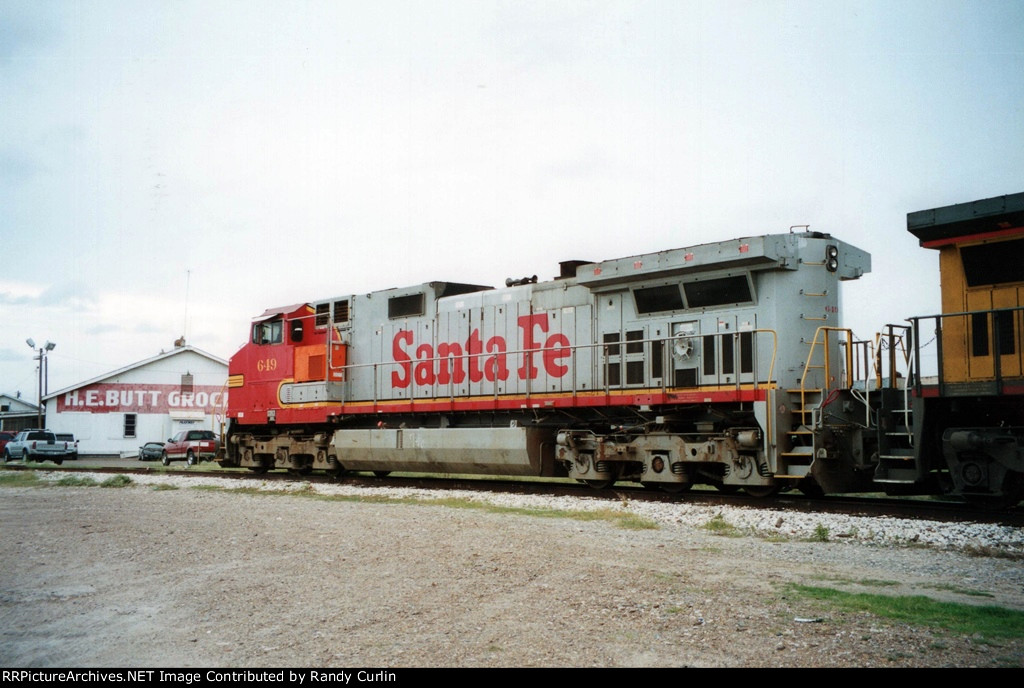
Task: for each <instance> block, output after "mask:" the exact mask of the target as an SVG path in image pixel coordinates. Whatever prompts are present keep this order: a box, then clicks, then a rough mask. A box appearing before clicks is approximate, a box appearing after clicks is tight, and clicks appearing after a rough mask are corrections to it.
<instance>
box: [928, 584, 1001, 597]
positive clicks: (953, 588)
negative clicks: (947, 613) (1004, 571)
mask: <svg viewBox="0 0 1024 688" xmlns="http://www.w3.org/2000/svg"><path fill="white" fill-rule="evenodd" d="M925 587H928V588H931V589H932V590H942V591H943V592H955V593H956V594H957V595H967V596H968V597H995V595H993V594H992V593H990V592H986V591H984V590H972V589H970V588H961V587H960V586H958V585H951V584H949V583H943V584H935V585H928V586H925Z"/></svg>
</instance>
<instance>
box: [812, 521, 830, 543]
mask: <svg viewBox="0 0 1024 688" xmlns="http://www.w3.org/2000/svg"><path fill="white" fill-rule="evenodd" d="M810 539H811V542H828V540H829V532H828V528H827V527H826V526H824V525H822V524H821V523H819V524H818V525H816V526H814V532H813V533H811V538H810Z"/></svg>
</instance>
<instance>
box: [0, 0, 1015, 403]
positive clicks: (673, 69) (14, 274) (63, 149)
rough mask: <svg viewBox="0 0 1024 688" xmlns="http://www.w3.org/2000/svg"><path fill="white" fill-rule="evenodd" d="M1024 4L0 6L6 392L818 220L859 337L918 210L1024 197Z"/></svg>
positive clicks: (925, 297)
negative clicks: (275, 319) (328, 310)
mask: <svg viewBox="0 0 1024 688" xmlns="http://www.w3.org/2000/svg"><path fill="white" fill-rule="evenodd" d="M1022 107H1024V2H1021V1H1019V0H1017V1H1012V2H1002V1H992V0H973V1H971V2H941V1H937V0H923V1H910V0H907V1H903V2H900V1H898V0H896V1H893V0H883V1H880V2H867V1H865V2H854V1H849V2H843V1H839V0H835V1H829V0H813V1H810V2H799V1H791V0H778V1H771V0H761V1H757V2H745V1H743V0H704V1H699V0H693V1H688V0H651V1H648V2H617V1H608V2H558V1H557V0H541V1H539V2H523V1H521V0H517V1H507V2H506V1H501V2H498V1H492V0H471V1H466V2H444V1H442V0H431V1H424V2H386V1H385V2H375V3H367V2H355V1H352V2H344V1H342V0H323V1H320V0H306V1H302V0H265V1H262V2H259V1H256V0H239V1H237V2H234V1H228V0H201V1H194V2H193V1H190V0H174V1H171V0H151V1H147V2H137V1H134V0H119V1H104V0H81V1H73V0H50V1H40V0H24V1H23V0H0V246H2V265H3V269H2V271H0V322H2V327H0V392H4V393H10V394H13V393H16V392H18V391H20V392H21V393H22V394H23V396H25V397H26V398H28V399H29V400H31V401H34V400H35V397H36V372H35V370H36V369H35V363H34V361H33V360H32V359H33V352H32V351H31V350H30V349H29V347H28V346H27V345H26V343H25V340H26V338H28V337H32V338H34V339H35V341H36V342H37V345H38V343H41V342H45V341H46V340H47V339H49V340H51V341H53V342H56V344H57V346H56V348H55V349H54V351H53V352H52V354H51V355H50V358H49V361H50V380H49V389H50V391H56V390H59V389H61V388H63V387H67V386H70V385H73V384H77V383H79V382H83V381H85V380H88V379H91V378H93V377H96V376H98V375H101V374H104V373H106V372H109V371H111V370H114V369H117V368H120V367H123V366H125V365H128V364H131V363H134V362H136V361H139V360H142V359H145V358H148V357H150V356H154V355H156V354H158V353H159V352H160V351H161V350H162V349H164V350H166V349H170V348H171V346H172V344H173V341H174V340H175V339H176V338H177V337H179V336H181V335H183V334H184V335H185V336H186V337H187V340H188V342H189V343H190V344H192V345H194V346H197V347H199V348H201V349H203V350H205V351H208V352H210V353H212V354H214V355H217V356H220V357H222V358H225V359H226V358H228V357H230V356H231V355H232V354H233V353H234V352H235V351H236V350H237V348H238V347H239V346H240V345H241V344H242V343H243V342H244V341H245V339H246V335H247V329H248V324H249V322H250V320H251V318H252V317H253V316H255V315H258V314H259V313H261V312H262V311H263V310H265V309H266V308H268V307H271V306H279V305H285V304H291V303H297V302H303V301H308V300H313V299H318V298H323V297H331V296H338V295H341V294H349V293H363V292H368V291H374V290H377V289H384V288H388V287H395V286H405V285H409V284H416V283H419V282H425V281H430V280H447V281H458V282H470V283H476V284H491V285H499V284H502V283H503V282H504V279H505V278H506V277H508V276H523V275H532V274H537V275H540V276H541V278H545V279H546V278H550V277H552V276H554V275H555V274H557V270H558V265H557V264H558V261H560V260H566V259H587V260H602V259H608V258H618V257H623V256H629V255H634V254H638V253H644V252H650V251H658V250H662V249H669V248H677V247H682V246H687V245H691V244H697V243H705V242H709V241H718V240H724V239H731V238H735V237H738V236H750V235H756V234H764V233H774V232H786V231H788V230H789V227H790V226H791V225H804V224H810V226H811V229H812V230H818V231H823V232H829V233H832V234H833V235H835V236H837V237H839V238H840V239H843V240H845V241H848V242H850V243H852V244H854V245H856V246H858V247H860V248H862V249H864V250H866V251H868V252H870V253H871V254H872V257H873V272H872V273H871V274H869V275H867V276H865V277H864V278H862V279H861V280H859V281H857V282H849V283H846V284H845V285H844V289H845V291H844V297H843V298H844V301H843V303H844V312H845V319H846V324H848V325H851V326H852V327H853V328H854V330H855V331H856V333H857V334H858V335H860V336H862V337H867V336H870V335H871V334H872V333H873V331H874V330H875V329H876V328H877V327H878V326H880V325H883V324H885V323H887V322H899V321H901V320H902V319H904V318H906V317H908V316H911V315H915V314H931V313H936V312H938V311H939V310H940V305H939V298H938V262H937V254H936V253H935V252H934V251H927V250H925V249H921V248H919V247H918V246H917V243H916V241H915V240H914V238H913V237H912V236H911V235H910V234H908V233H907V231H906V214H907V213H908V212H911V211H915V210H921V209H924V208H931V207H936V206H942V205H948V204H952V203H959V202H965V201H971V200H976V199H980V198H988V197H992V196H998V195H1002V194H1006V193H1015V192H1019V191H1024V113H1022Z"/></svg>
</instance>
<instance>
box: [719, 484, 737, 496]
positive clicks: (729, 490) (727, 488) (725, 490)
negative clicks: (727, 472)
mask: <svg viewBox="0 0 1024 688" xmlns="http://www.w3.org/2000/svg"><path fill="white" fill-rule="evenodd" d="M715 489H716V490H718V491H719V492H721V493H722V494H728V495H731V494H736V493H737V492H739V491H740V486H739V485H725V484H723V483H718V484H717V485H715Z"/></svg>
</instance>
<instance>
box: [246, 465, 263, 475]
mask: <svg viewBox="0 0 1024 688" xmlns="http://www.w3.org/2000/svg"><path fill="white" fill-rule="evenodd" d="M246 468H248V469H249V470H250V471H252V472H253V473H261V474H262V473H266V472H267V467H266V466H262V465H261V466H246Z"/></svg>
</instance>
